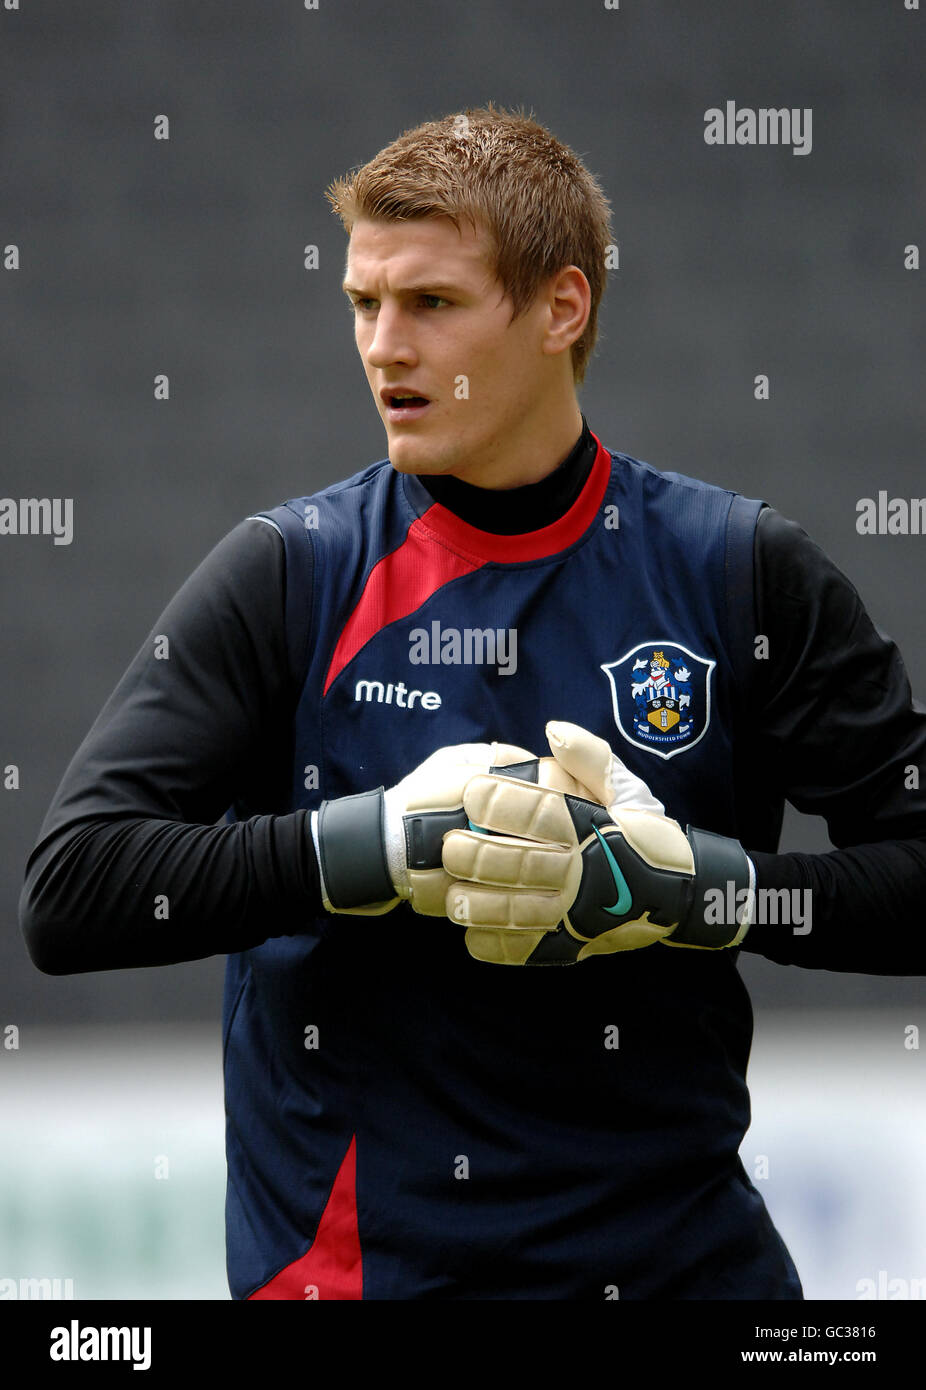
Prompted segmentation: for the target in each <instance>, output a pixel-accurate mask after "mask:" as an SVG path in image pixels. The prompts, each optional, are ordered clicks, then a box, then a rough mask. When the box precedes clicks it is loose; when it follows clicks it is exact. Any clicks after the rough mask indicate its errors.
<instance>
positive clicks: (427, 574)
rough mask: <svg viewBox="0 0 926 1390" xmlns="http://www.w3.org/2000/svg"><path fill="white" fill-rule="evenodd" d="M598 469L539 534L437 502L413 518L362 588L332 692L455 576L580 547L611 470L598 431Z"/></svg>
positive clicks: (339, 649) (332, 672)
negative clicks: (469, 516)
mask: <svg viewBox="0 0 926 1390" xmlns="http://www.w3.org/2000/svg"><path fill="white" fill-rule="evenodd" d="M592 438H593V439H594V440H595V443H596V444H597V445H598V452H597V454H596V455H595V462H594V463H593V464H592V471H591V472H590V474H589V476H588V479H587V481H586V483H585V486H584V487H583V489H582V491H581V492H580V493H579V496H578V497H577V498H576V500H575V502H573V504H572V506H571V507H570V508H569V510H568V512H566V513H565V514H564V515H563V516H561V517H560V518H559V520H558V521H554V522H553V523H552V525H550V526H543V527H541V529H540V530H539V531H524V532H523V533H521V534H520V535H514V536H499V535H495V534H494V533H493V532H491V531H480V530H479V528H478V527H476V526H470V525H469V523H468V522H466V521H461V520H460V518H459V517H458V516H455V515H454V513H453V512H451V511H448V510H447V508H446V507H442V506H441V505H440V504H439V503H437V502H435V503H434V505H433V506H432V507H428V509H427V511H426V512H425V513H424V515H423V516H421V517H419V518H418V519H417V520H416V521H413V522H412V524H411V526H410V527H409V528H408V535H407V536H406V537H405V540H404V541H403V542H402V544H401V545H400V546H399V547H398V549H396V550H393V551H392V553H391V554H390V555H385V556H383V558H382V560H380V561H378V563H377V564H375V565H374V566H373V568H372V570H371V571H370V574H369V576H368V578H367V582H366V584H365V585H364V589H363V593H362V594H361V595H360V600H359V602H358V603H357V606H356V608H355V609H354V611H353V612H352V613H351V615H350V617H349V618H348V620H347V622H346V624H345V625H344V630H343V631H342V633H341V636H340V637H339V638H338V644H337V646H336V647H335V649H334V655H333V656H332V658H331V665H330V666H329V668H328V674H327V676H326V677H325V690H324V693H325V694H326V695H327V693H328V690H329V688H330V686H331V684H332V682H333V681H334V680H336V679H337V677H338V676H339V675H340V674H341V672H342V671H343V670H344V667H345V666H346V665H347V664H348V662H349V661H352V660H353V658H354V657H355V656H356V655H357V653H358V652H359V651H360V649H361V647H363V646H365V644H366V643H367V642H369V640H370V638H371V637H375V636H376V634H377V633H378V632H381V631H382V630H383V628H384V627H387V626H388V624H389V623H392V622H395V621H396V620H397V619H399V618H405V617H407V616H408V614H409V613H414V612H415V610H416V609H417V608H420V607H421V605H422V604H423V603H425V602H426V601H427V600H428V599H429V598H430V597H431V595H432V594H434V593H436V591H437V590H438V589H439V588H440V587H441V586H442V585H443V584H447V583H449V581H450V580H451V579H458V578H460V576H461V575H464V574H471V573H472V572H473V570H477V569H480V568H481V567H482V565H484V564H486V563H487V562H494V563H497V564H504V563H506V562H507V563H508V564H512V563H518V562H523V561H525V560H540V559H543V558H545V557H546V556H547V555H556V554H557V553H558V552H559V551H560V550H566V549H567V548H568V547H569V546H570V545H573V544H574V543H575V542H576V541H577V540H579V538H580V537H581V536H582V535H583V534H584V533H585V532H586V531H587V530H588V528H589V527H590V526H591V525H592V522H593V521H594V520H595V516H596V514H597V512H598V508H599V507H600V506H601V503H602V500H603V498H604V494H605V489H606V487H607V485H608V479H609V477H610V475H611V456H610V454H609V453H608V451H607V449H605V447H604V445H603V444H602V442H601V440H600V439H599V438H598V436H597V435H592Z"/></svg>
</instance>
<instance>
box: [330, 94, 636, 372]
mask: <svg viewBox="0 0 926 1390" xmlns="http://www.w3.org/2000/svg"><path fill="white" fill-rule="evenodd" d="M325 196H326V197H327V199H328V201H329V202H330V203H331V205H332V207H333V209H334V211H335V212H336V213H337V215H338V216H339V217H340V219H341V221H342V223H343V224H344V227H345V229H346V231H347V232H348V234H350V232H351V230H352V229H353V225H354V223H355V222H356V221H357V220H358V218H370V219H375V218H383V219H386V220H388V221H404V220H406V219H409V218H415V217H449V218H450V220H451V221H452V222H453V223H454V225H455V226H457V227H458V228H459V225H460V221H461V219H466V220H467V221H468V222H470V223H471V224H472V226H473V228H474V230H475V231H477V232H478V231H480V230H482V231H483V232H484V233H486V234H487V236H488V240H489V245H490V264H491V268H492V270H493V272H494V274H495V277H496V278H497V279H498V280H499V281H500V283H501V285H502V287H503V288H504V290H505V293H506V294H507V295H508V296H510V298H511V300H512V303H513V305H514V313H513V315H512V318H513V319H514V318H517V317H518V316H519V315H520V314H522V313H523V312H524V311H525V310H526V309H527V308H528V307H529V306H530V305H531V304H532V303H533V301H534V299H535V297H536V295H537V292H538V290H539V288H540V286H541V284H542V283H543V282H544V281H545V280H546V279H548V278H549V277H550V276H551V275H555V274H556V272H557V271H559V270H562V269H563V268H564V267H565V266H568V265H576V266H578V267H579V269H580V270H581V271H582V272H583V274H584V275H585V276H586V278H587V280H588V283H589V287H590V289H591V311H590V313H589V317H588V322H587V323H586V325H585V328H584V330H583V332H582V334H581V336H580V337H579V338H577V339H576V341H575V342H574V343H573V344H572V348H571V353H572V373H573V380H574V381H575V383H576V385H578V384H579V383H581V382H582V380H583V379H584V376H585V368H586V365H587V363H588V359H589V357H590V355H591V352H592V349H593V348H594V346H595V341H596V339H597V337H598V305H599V303H600V301H601V296H602V294H603V293H604V286H605V279H606V268H605V256H606V252H607V248H608V246H609V244H610V243H611V241H612V235H611V226H610V204H609V202H608V200H607V198H606V197H605V195H604V193H603V192H602V190H601V187H600V186H599V184H598V181H597V180H596V178H595V177H594V175H593V174H591V173H590V172H589V170H588V169H586V167H585V165H584V164H583V163H582V161H581V159H580V158H579V156H578V155H577V154H575V153H574V152H573V151H572V150H571V149H569V148H568V146H566V145H563V144H561V143H560V142H559V141H558V140H557V139H555V138H554V136H552V135H551V134H550V132H549V131H548V130H545V129H544V127H543V126H541V125H538V124H537V122H536V121H534V120H532V119H531V118H530V117H528V116H525V115H524V114H523V112H521V111H516V112H514V111H505V110H502V109H500V108H497V107H495V106H494V105H493V104H492V103H491V102H489V103H488V105H487V106H484V107H478V108H476V109H471V110H467V111H466V112H464V113H459V114H452V115H448V116H444V117H442V118H441V119H440V120H436V121H426V122H424V124H422V125H418V126H415V127H414V128H413V129H411V130H407V131H405V132H404V133H403V134H402V135H400V136H399V137H398V139H396V140H393V142H392V143H391V144H390V145H387V146H386V148H385V149H383V150H380V152H379V154H377V155H376V156H375V157H374V158H373V159H371V160H370V161H369V163H367V164H364V165H362V166H361V167H359V168H357V169H355V170H353V171H352V172H351V173H350V174H348V175H346V176H345V177H343V178H339V179H335V180H334V182H333V183H332V184H331V185H330V186H329V188H327V189H326V191H325Z"/></svg>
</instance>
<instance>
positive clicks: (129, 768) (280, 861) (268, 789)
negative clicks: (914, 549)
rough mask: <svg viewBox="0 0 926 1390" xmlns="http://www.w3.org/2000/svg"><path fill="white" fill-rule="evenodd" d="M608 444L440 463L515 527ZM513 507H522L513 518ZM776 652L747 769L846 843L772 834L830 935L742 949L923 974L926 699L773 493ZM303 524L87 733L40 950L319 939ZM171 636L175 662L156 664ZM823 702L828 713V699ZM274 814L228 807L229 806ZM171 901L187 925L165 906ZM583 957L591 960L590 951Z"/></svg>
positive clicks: (39, 872) (747, 751) (778, 882)
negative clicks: (300, 662) (297, 758)
mask: <svg viewBox="0 0 926 1390" xmlns="http://www.w3.org/2000/svg"><path fill="white" fill-rule="evenodd" d="M596 448H597V446H596V444H595V441H594V439H593V438H592V436H591V434H590V432H589V430H588V425H587V423H586V421H585V419H584V417H583V431H582V435H581V437H580V438H579V439H578V440H577V442H576V444H575V446H574V448H573V449H572V450H571V451H570V453H569V455H568V456H567V457H566V458H565V459H564V460H563V461H562V462H561V464H560V465H559V466H558V467H557V468H556V469H555V470H554V471H553V472H552V473H551V474H549V475H548V476H547V477H545V478H544V479H542V480H541V481H540V482H537V483H533V484H529V485H528V486H526V487H520V488H513V489H508V490H504V491H498V490H490V489H481V488H476V487H473V486H472V485H471V484H467V483H463V482H460V481H459V480H457V479H454V478H446V477H435V478H426V477H420V481H421V482H422V484H423V485H424V486H425V488H426V489H427V491H428V492H429V493H430V495H431V496H432V497H434V499H435V501H438V502H440V504H441V505H443V506H445V507H447V508H448V509H450V510H451V511H453V512H455V513H456V515H458V516H460V517H461V518H462V519H463V520H465V521H467V522H469V523H470V524H471V525H473V526H476V527H478V528H479V529H481V530H485V531H493V532H495V533H497V534H504V535H510V534H516V533H517V532H520V531H525V530H539V529H541V528H542V527H544V526H546V525H549V524H551V523H552V522H554V521H556V520H557V519H558V518H559V517H560V516H562V515H563V513H564V512H565V511H566V510H568V508H569V507H570V506H571V505H572V503H573V502H574V501H575V499H576V497H577V496H578V495H579V492H580V491H581V489H582V487H583V485H584V483H585V481H586V480H587V478H588V475H589V472H590V470H591V467H592V464H593V461H594V458H595V452H596ZM515 520H516V524H515ZM754 553H755V590H756V614H755V617H756V632H757V633H762V634H764V635H766V636H767V638H768V645H769V659H768V660H767V661H763V662H761V663H757V668H756V680H755V689H754V691H753V696H752V705H751V715H750V721H749V724H750V732H749V738H748V742H746V743H745V745H744V749H743V751H742V752H741V753H740V763H741V774H740V775H742V777H743V779H744V785H746V786H747V787H748V786H749V785H750V782H749V779H750V778H753V779H758V778H773V779H774V784H775V786H776V787H777V788H779V789H780V790H781V792H782V794H783V795H785V796H787V798H788V800H790V801H791V802H792V803H793V804H794V805H796V806H797V807H798V809H800V810H802V811H805V812H807V813H808V814H814V815H821V816H824V817H825V819H826V820H827V824H828V827H829V831H830V837H831V839H832V841H833V843H834V844H836V845H839V846H840V848H839V849H837V850H835V851H833V852H831V853H829V854H775V853H772V852H770V850H769V848H768V847H767V846H766V847H765V848H764V849H755V848H751V847H750V844H749V843H748V842H747V844H746V848H747V850H748V852H749V853H750V855H751V857H752V859H753V861H754V863H755V865H756V871H757V886H758V887H760V888H762V887H766V888H797V889H808V888H809V889H810V890H811V893H812V903H813V929H812V931H811V932H810V933H809V934H808V935H795V934H793V933H792V932H791V931H790V930H789V929H786V928H782V927H775V926H758V925H756V926H753V927H751V928H750V930H749V932H748V934H747V936H746V938H745V941H744V943H743V949H744V950H746V951H752V952H756V953H758V954H760V955H765V956H767V957H768V958H769V959H772V960H777V961H780V962H782V963H785V964H796V965H803V966H807V967H813V968H825V969H829V970H842V971H859V972H863V973H869V974H888V975H890V974H896V975H908V974H926V947H924V942H926V934H924V932H923V930H922V911H923V909H922V904H923V902H924V900H926V790H924V792H920V791H919V790H918V789H916V790H914V789H911V788H910V787H909V785H908V784H909V781H910V780H911V779H910V777H909V775H908V774H907V773H905V771H904V769H906V768H909V767H910V766H911V765H913V766H915V767H917V768H918V769H919V771H920V774H921V776H923V779H924V781H926V712H924V711H923V710H922V709H921V708H920V707H919V706H915V705H914V704H913V703H911V696H910V690H909V684H908V682H907V678H906V673H905V671H904V668H903V663H902V661H901V658H900V655H899V653H898V652H897V649H896V647H894V645H893V644H892V643H891V642H890V641H889V640H888V639H886V638H884V637H883V636H881V635H880V634H878V633H877V632H876V630H875V628H874V627H873V625H872V624H871V622H870V620H869V619H868V617H867V615H866V614H865V612H864V609H863V607H862V605H861V602H860V600H859V598H858V595H857V594H856V592H855V590H854V589H853V587H852V586H851V584H849V582H848V580H846V579H845V577H844V576H843V575H841V574H840V572H839V571H838V570H837V569H836V567H835V566H834V565H833V564H832V562H831V561H830V560H829V559H828V558H827V557H826V556H825V555H824V553H823V552H822V551H821V550H820V549H819V548H818V547H817V546H815V545H814V543H813V542H812V541H811V540H810V539H809V538H808V537H807V536H806V535H805V533H804V532H803V531H802V530H801V528H800V527H799V526H797V525H796V524H795V523H794V522H791V521H787V520H785V518H784V517H782V516H780V515H779V514H778V513H777V512H775V511H773V510H772V509H771V508H766V509H764V510H763V511H762V513H761V514H760V516H759V519H758V523H757V526H756V540H755V552H754ZM285 584H286V575H285V562H284V550H283V543H282V539H281V537H280V536H279V534H278V533H277V532H276V531H275V530H274V529H273V528H272V527H270V526H268V525H267V524H266V523H264V522H261V521H258V520H254V519H248V520H245V521H242V522H241V523H240V524H239V525H238V526H237V527H235V528H234V530H233V531H231V532H230V533H229V535H227V536H226V537H225V538H224V539H223V540H222V541H221V542H220V543H219V544H218V545H217V546H216V547H215V549H214V550H213V551H212V552H211V553H210V554H209V555H208V556H207V557H206V559H205V560H204V561H203V563H202V564H201V565H200V566H199V568H198V569H197V570H196V571H195V573H194V574H193V575H192V576H191V577H190V579H189V580H187V582H186V584H184V585H183V587H182V588H181V589H180V591H179V592H178V593H177V594H176V596H175V597H174V599H173V600H172V601H171V603H170V604H169V605H168V607H167V609H166V610H165V612H164V613H163V614H162V615H161V617H160V618H159V619H158V621H157V623H156V625H155V627H154V628H153V629H152V633H151V634H150V635H149V638H148V639H147V640H146V642H145V643H144V644H143V646H142V648H141V650H140V651H139V653H138V655H137V656H136V657H135V659H134V661H133V662H132V664H131V666H130V667H129V669H128V671H127V672H126V674H125V676H124V677H123V678H122V680H121V681H120V683H119V685H118V686H117V688H116V690H115V691H114V693H113V695H112V696H111V697H110V699H109V701H108V702H107V704H106V706H105V707H104V709H103V711H102V712H101V714H100V716H99V718H98V719H97V721H96V722H95V724H94V725H93V728H92V729H91V731H90V733H89V734H88V735H87V738H86V739H85V740H84V742H83V744H82V745H81V747H80V749H79V750H78V752H77V754H76V755H75V757H74V759H73V761H72V763H71V765H70V766H69V768H68V770H67V772H66V773H65V776H64V779H63V781H62V783H61V786H60V787H59V789H58V791H57V793H56V795H55V798H54V800H53V802H52V805H51V808H50V810H49V813H48V815H47V817H46V819H45V823H44V824H43V826H42V830H41V832H40V837H39V841H38V844H37V846H36V849H35V850H34V851H33V854H32V855H31V856H30V859H29V864H28V866H27V874H26V882H25V886H24V889H23V893H22V898H21V902H20V918H21V923H22V927H23V931H24V933H25V936H26V942H27V945H28V947H29V950H30V953H31V955H32V958H33V960H34V962H35V963H36V965H38V966H39V968H40V969H43V970H46V971H48V972H49V973H52V974H69V973H77V972H82V971H88V970H107V969H115V968H120V967H130V966H141V965H159V964H169V963H172V962H176V961H182V960H196V959H201V958H203V957H205V956H210V955H214V954H225V953H231V952H235V951H241V950H247V949H249V948H251V947H254V946H257V945H259V944H260V943H261V942H263V941H264V940H266V939H267V937H268V935H270V934H272V935H275V936H277V935H292V934H298V933H299V932H300V930H302V929H303V924H304V922H305V919H306V917H307V916H309V915H316V914H318V913H319V912H320V911H321V910H322V908H321V900H320V892H319V882H318V871H317V866H316V863H315V855H314V850H313V848H312V841H311V835H310V833H309V826H308V814H309V813H308V812H306V811H296V812H287V811H285V809H284V808H285V807H286V806H287V805H288V804H289V802H288V796H289V777H290V769H291V763H292V755H291V750H290V747H289V743H288V740H289V728H290V726H291V720H292V710H293V704H294V700H295V698H296V695H297V691H296V688H295V681H294V678H293V676H292V674H291V673H290V671H289V666H288V653H287V643H286V631H285V622H284V612H285ZM155 634H167V635H168V636H169V637H170V641H171V660H170V661H159V660H156V659H154V658H153V655H152V653H153V637H154V635H155ZM824 702H825V708H824ZM233 802H234V803H236V804H237V805H239V806H244V807H253V808H255V811H257V810H258V808H259V812H260V813H259V814H253V815H250V816H248V818H247V819H245V820H243V821H239V822H237V823H234V824H229V825H216V824H215V822H216V821H217V820H218V819H219V818H220V817H221V816H223V815H224V812H225V810H226V808H227V807H229V806H230V805H232V803H233ZM159 895H166V897H167V898H168V900H169V901H170V903H171V912H170V918H169V920H162V921H161V920H159V921H155V920H154V919H153V910H152V903H153V902H154V900H155V898H156V897H157V896H159ZM579 968H581V967H579Z"/></svg>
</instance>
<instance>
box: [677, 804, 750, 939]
mask: <svg viewBox="0 0 926 1390" xmlns="http://www.w3.org/2000/svg"><path fill="white" fill-rule="evenodd" d="M687 837H688V843H689V844H690V845H691V852H692V855H693V856H694V869H695V871H694V893H693V895H692V901H691V906H690V907H689V909H688V911H687V912H686V914H685V916H684V917H683V919H682V921H681V922H679V924H678V926H677V927H676V928H675V931H674V932H673V933H672V935H671V938H670V940H671V941H673V942H677V943H678V945H680V946H708V947H711V946H713V947H718V946H734V945H738V944H739V942H740V941H742V939H743V937H744V936H745V935H746V932H747V930H748V928H749V923H750V920H751V913H752V900H753V892H750V891H749V890H751V889H753V883H754V878H753V871H752V865H751V863H750V861H749V858H748V856H747V854H746V851H745V850H744V849H743V846H742V845H741V844H740V842H739V840H732V839H730V838H729V837H728V836H726V835H715V834H714V833H713V831H710V830H696V829H695V828H694V827H693V826H689V827H688V830H687ZM743 890H746V892H745V893H744V892H743ZM708 894H710V897H708ZM711 903H713V904H714V905H715V906H714V908H713V910H711V911H710V913H709V914H708V908H709V906H710V905H711ZM719 903H722V904H723V908H722V911H718V910H717V908H716V905H717V904H719ZM708 915H709V916H710V918H711V920H710V921H707V920H705V918H706V917H707V916H708ZM717 918H719V919H720V920H719V921H718V920H716V919H717Z"/></svg>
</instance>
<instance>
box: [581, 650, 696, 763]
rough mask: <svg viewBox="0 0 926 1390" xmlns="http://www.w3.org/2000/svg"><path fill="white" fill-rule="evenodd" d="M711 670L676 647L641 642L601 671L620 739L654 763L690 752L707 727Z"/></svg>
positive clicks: (690, 654) (691, 653) (686, 651)
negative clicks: (608, 685)
mask: <svg viewBox="0 0 926 1390" xmlns="http://www.w3.org/2000/svg"><path fill="white" fill-rule="evenodd" d="M716 665H717V663H716V661H710V660H708V659H707V658H706V657H703V656H695V654H694V652H691V651H689V650H688V648H687V647H683V646H681V644H680V643H678V642H665V641H663V642H642V643H641V644H640V645H639V646H637V647H634V648H633V650H632V651H629V652H627V654H626V655H625V656H622V657H621V658H620V659H619V660H618V661H609V662H608V663H607V664H605V665H603V666H602V668H601V669H602V671H604V673H605V675H606V676H607V678H608V680H609V681H610V682H611V700H612V703H613V706H614V718H615V721H616V723H617V727H618V728H619V729H620V731H621V733H622V734H623V736H624V738H625V739H627V741H628V742H629V743H633V744H635V745H636V747H637V748H645V749H646V751H647V752H648V753H655V754H656V756H657V757H659V758H674V757H675V755H676V753H685V752H687V750H688V749H689V748H693V747H694V745H695V744H696V743H698V742H699V740H700V739H702V738H703V737H704V734H705V732H706V731H707V726H708V724H709V723H710V719H711V673H712V672H713V670H714V667H715V666H716Z"/></svg>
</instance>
